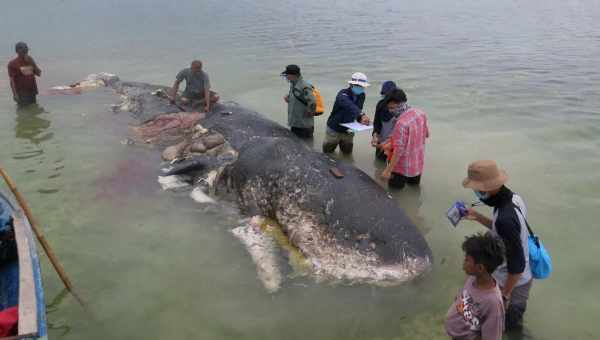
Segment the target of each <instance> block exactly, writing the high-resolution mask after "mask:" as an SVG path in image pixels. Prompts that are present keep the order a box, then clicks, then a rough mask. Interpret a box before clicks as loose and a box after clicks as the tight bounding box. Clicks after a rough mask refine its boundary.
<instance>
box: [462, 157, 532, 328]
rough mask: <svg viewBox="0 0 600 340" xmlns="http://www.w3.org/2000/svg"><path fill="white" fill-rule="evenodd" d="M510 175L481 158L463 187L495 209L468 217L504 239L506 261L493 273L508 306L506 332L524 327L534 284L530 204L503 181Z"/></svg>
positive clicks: (472, 165) (471, 212) (469, 171)
mask: <svg viewBox="0 0 600 340" xmlns="http://www.w3.org/2000/svg"><path fill="white" fill-rule="evenodd" d="M507 181H508V176H507V175H506V173H505V172H504V171H502V170H500V169H499V168H498V166H497V164H496V162H495V161H492V160H479V161H476V162H473V163H471V164H470V165H469V168H468V170H467V178H465V180H464V181H463V187H465V188H470V189H472V190H473V191H474V193H475V196H476V197H477V198H478V199H479V200H480V201H481V202H483V203H484V204H485V205H488V206H490V207H492V208H493V215H492V218H489V217H487V216H485V215H483V214H481V213H479V212H477V211H475V210H474V209H472V208H471V209H469V212H468V214H467V216H465V218H466V219H468V220H472V221H477V222H479V223H481V224H482V225H483V226H485V227H486V228H488V229H490V230H491V231H492V233H494V234H496V235H498V236H499V237H500V238H502V241H503V242H504V245H505V246H506V254H505V257H506V261H505V263H504V264H502V265H501V266H500V267H498V268H497V269H496V270H495V271H494V273H493V276H494V278H495V279H496V281H497V282H498V283H499V285H500V291H501V292H502V298H503V300H504V305H505V309H506V315H505V328H506V330H507V331H514V330H520V329H522V327H523V325H522V322H523V314H524V313H525V309H526V308H527V300H528V299H529V292H530V290H531V285H532V274H531V270H530V268H529V248H528V241H527V239H528V231H527V225H526V219H527V207H526V206H525V202H524V201H523V199H522V198H521V196H519V195H518V194H516V193H514V192H512V191H511V190H510V189H509V188H507V187H506V186H505V185H504V184H505V183H506V182H507Z"/></svg>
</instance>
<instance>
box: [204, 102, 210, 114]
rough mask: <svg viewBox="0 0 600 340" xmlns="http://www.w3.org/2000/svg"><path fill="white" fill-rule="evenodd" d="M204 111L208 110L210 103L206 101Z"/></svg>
mask: <svg viewBox="0 0 600 340" xmlns="http://www.w3.org/2000/svg"><path fill="white" fill-rule="evenodd" d="M204 112H206V113H208V112H210V104H209V103H206V105H204Z"/></svg>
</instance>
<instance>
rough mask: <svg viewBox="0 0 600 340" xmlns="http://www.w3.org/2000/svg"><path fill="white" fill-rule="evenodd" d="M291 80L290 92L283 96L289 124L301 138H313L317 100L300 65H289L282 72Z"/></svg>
mask: <svg viewBox="0 0 600 340" xmlns="http://www.w3.org/2000/svg"><path fill="white" fill-rule="evenodd" d="M281 76H282V77H285V78H286V79H287V80H288V81H289V82H290V92H289V93H288V94H287V95H286V96H285V97H283V100H284V101H285V102H286V103H287V104H288V125H289V126H290V130H292V132H293V133H294V134H295V135H296V136H298V137H300V138H312V136H313V133H314V130H315V128H314V125H315V118H314V116H315V111H316V107H317V102H316V99H315V96H314V95H313V92H312V86H311V85H309V84H308V83H307V82H306V81H304V79H302V75H301V74H300V67H298V65H288V66H287V67H286V68H285V71H283V72H282V73H281Z"/></svg>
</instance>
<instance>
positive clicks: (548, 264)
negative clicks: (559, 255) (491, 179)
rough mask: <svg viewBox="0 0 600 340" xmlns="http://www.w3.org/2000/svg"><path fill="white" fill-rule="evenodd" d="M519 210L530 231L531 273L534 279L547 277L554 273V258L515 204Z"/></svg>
mask: <svg viewBox="0 0 600 340" xmlns="http://www.w3.org/2000/svg"><path fill="white" fill-rule="evenodd" d="M515 207H516V208H517V210H519V212H520V213H521V216H523V219H524V220H525V225H527V230H528V231H529V237H528V247H529V267H530V268H531V274H532V275H533V278H534V279H539V280H541V279H545V278H547V277H548V276H550V273H552V258H551V257H550V253H549V252H548V251H547V250H546V248H545V247H544V244H543V243H542V241H541V240H540V239H539V237H538V236H537V235H536V234H534V233H533V231H532V230H531V227H530V226H529V222H527V219H526V218H525V216H524V215H523V212H522V211H521V209H519V207H518V206H516V205H515Z"/></svg>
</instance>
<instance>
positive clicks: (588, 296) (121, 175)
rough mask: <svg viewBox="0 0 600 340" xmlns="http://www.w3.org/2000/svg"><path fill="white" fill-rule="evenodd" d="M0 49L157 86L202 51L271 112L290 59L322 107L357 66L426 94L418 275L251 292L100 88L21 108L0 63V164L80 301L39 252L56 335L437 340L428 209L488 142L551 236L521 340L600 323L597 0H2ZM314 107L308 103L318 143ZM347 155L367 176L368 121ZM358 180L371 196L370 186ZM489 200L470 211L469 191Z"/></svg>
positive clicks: (440, 335) (582, 335)
mask: <svg viewBox="0 0 600 340" xmlns="http://www.w3.org/2000/svg"><path fill="white" fill-rule="evenodd" d="M2 7H3V11H2V13H0V31H1V32H3V37H4V38H3V39H1V41H0V59H1V60H5V61H8V60H9V59H10V58H11V55H12V50H13V44H14V42H16V41H18V40H25V41H27V42H28V43H29V45H30V48H31V54H32V55H33V56H34V57H35V59H36V60H37V62H38V64H39V65H40V67H41V68H42V69H43V77H42V78H41V79H39V82H38V84H39V87H40V89H41V90H44V89H47V88H49V87H51V86H54V85H62V84H69V83H73V82H75V81H78V80H80V79H82V78H84V77H85V76H86V75H87V74H89V73H94V72H101V71H106V72H112V73H116V74H118V75H119V76H120V77H121V78H122V79H126V80H136V81H144V82H151V83H158V84H168V85H170V84H171V83H172V81H173V80H174V75H175V74H176V72H177V71H178V70H179V69H181V68H183V67H185V66H186V65H187V64H188V63H189V62H190V60H192V59H195V58H199V59H202V60H203V61H204V62H205V69H206V71H207V72H208V73H209V74H210V76H211V80H212V83H213V87H214V88H216V89H217V90H218V91H219V93H220V94H221V95H222V97H223V98H225V99H230V100H235V101H237V102H239V103H241V104H243V105H245V106H248V107H251V108H253V109H255V110H257V111H259V112H261V113H263V114H265V115H266V116H268V117H270V118H271V119H274V120H275V121H278V122H281V123H285V122H286V115H285V110H286V108H285V106H284V103H283V101H282V100H281V98H282V96H283V95H284V94H286V92H287V84H286V83H285V82H284V81H282V80H281V79H280V78H279V76H278V75H279V73H280V72H281V71H282V70H283V68H284V66H285V65H286V64H289V63H297V64H299V65H300V66H301V67H302V69H303V73H304V74H305V77H306V78H307V79H309V80H311V81H312V82H314V83H315V84H316V85H317V86H318V87H319V89H320V90H321V92H322V94H323V96H324V98H325V104H326V106H327V108H328V109H330V108H331V105H332V104H333V99H334V96H335V93H336V92H337V91H338V90H339V89H341V88H342V87H344V86H345V81H346V80H347V78H348V77H349V76H350V74H351V73H352V72H355V71H362V72H364V73H366V74H367V76H368V77H369V79H370V80H371V82H372V84H373V86H372V87H371V88H370V89H369V91H368V94H367V102H366V106H365V108H366V111H367V112H368V113H369V114H370V115H371V116H372V114H373V110H374V106H375V103H376V102H377V99H378V92H379V91H378V90H379V87H380V85H381V83H382V82H383V81H384V80H388V79H392V80H395V81H396V82H397V83H398V84H399V85H400V86H401V87H402V88H404V89H405V91H406V92H407V95H408V98H409V101H410V103H411V104H412V105H414V106H418V107H421V108H423V109H424V110H425V111H426V112H427V113H428V114H429V119H430V125H431V132H432V136H431V139H430V140H429V144H428V146H427V159H426V170H425V174H424V176H423V181H422V187H421V190H420V192H416V191H411V190H407V191H405V192H402V193H394V196H395V197H396V198H397V200H398V202H399V205H400V206H402V207H405V209H406V210H407V211H408V213H409V215H410V216H411V217H413V219H414V220H415V222H416V223H417V224H418V226H419V228H420V229H421V230H422V231H423V233H424V234H425V236H426V238H427V241H428V242H429V244H430V246H431V248H432V251H433V253H434V256H435V258H434V266H433V270H432V272H431V273H429V274H428V275H426V276H425V277H423V278H420V279H418V280H415V281H413V282H410V283H408V284H405V285H402V286H400V287H395V288H376V287H370V286H352V287H347V286H341V287H340V286H329V285H326V284H316V283H314V282H313V281H311V280H310V279H306V278H301V277H300V278H289V279H286V280H285V281H284V287H283V289H282V290H281V291H280V292H278V293H276V294H268V293H267V292H266V291H265V290H264V289H263V287H262V286H261V284H260V282H259V281H258V279H257V276H256V271H255V266H254V264H253V263H252V261H251V259H250V257H249V255H248V254H247V252H246V251H245V250H244V249H243V247H242V245H241V244H240V243H239V242H238V241H237V240H236V239H235V238H234V237H233V236H232V235H231V234H230V233H229V230H230V229H231V228H233V227H235V226H237V225H238V224H239V219H240V218H241V216H239V215H238V214H237V212H236V209H235V207H234V206H229V205H224V206H221V205H219V206H216V207H215V206H213V207H211V206H202V205H199V204H197V203H194V202H193V201H192V200H190V199H189V198H188V197H187V194H186V193H168V192H163V191H162V190H161V189H160V187H159V185H158V183H157V182H156V175H157V168H158V167H157V165H158V162H159V153H158V152H157V150H153V149H151V148H148V147H139V146H129V145H123V144H122V143H121V141H122V140H123V139H125V138H126V137H127V133H128V132H127V126H128V124H130V123H132V121H131V119H130V118H129V117H128V116H127V115H126V114H117V115H115V114H113V113H112V112H111V111H110V109H109V106H110V104H113V103H114V102H116V100H117V98H116V97H114V96H113V95H112V94H111V93H110V92H109V91H106V90H98V91H93V92H88V93H85V94H83V95H81V96H45V95H42V96H40V97H39V98H38V99H39V103H40V107H39V108H30V109H28V110H23V111H19V110H17V109H16V108H15V106H14V104H13V103H12V101H11V96H10V89H9V84H8V81H7V79H6V76H4V77H2V79H0V127H1V128H0V141H2V145H3V147H2V148H0V162H1V163H2V165H3V166H4V167H5V168H6V169H7V170H8V171H9V173H10V174H11V175H12V176H13V177H14V179H15V180H16V182H17V183H18V186H19V189H20V190H21V192H22V193H23V194H24V195H25V197H26V198H27V199H28V201H29V202H30V205H31V206H32V208H33V211H34V212H35V214H36V216H37V218H38V220H39V221H40V222H41V224H42V225H43V228H44V231H45V233H46V236H47V238H48V240H49V241H50V242H51V244H52V245H53V246H54V248H55V251H56V253H57V255H58V256H59V257H60V258H61V259H62V261H63V264H64V266H65V268H66V269H67V270H68V272H69V274H70V276H71V279H72V281H73V282H74V284H75V285H76V286H77V287H78V288H79V289H80V290H81V291H82V295H83V296H84V298H85V299H86V300H87V301H88V304H89V312H88V313H86V312H83V311H82V310H81V308H80V307H79V306H78V305H77V303H76V301H75V300H74V299H73V298H71V297H70V296H68V295H66V294H64V292H63V291H62V288H61V284H60V281H59V280H58V278H57V276H56V275H55V274H54V273H53V272H52V269H51V267H50V266H49V264H48V263H47V262H46V261H45V262H44V263H43V266H44V267H43V273H44V280H45V281H44V283H45V287H46V295H47V296H46V301H47V303H48V304H49V307H48V310H49V314H48V319H49V324H50V331H49V332H50V338H52V339H65V340H66V339H106V338H115V339H125V338H135V339H167V338H182V337H185V338H190V339H361V340H362V339H382V340H383V339H445V338H446V337H445V333H444V330H443V320H444V316H445V313H446V311H447V308H448V306H449V305H450V303H451V301H452V299H453V296H454V295H455V294H456V292H457V291H458V289H459V288H460V287H461V285H462V283H463V281H464V274H463V273H462V270H461V268H462V252H461V250H460V244H461V242H462V239H463V238H464V236H465V235H468V234H471V233H473V232H477V231H482V228H481V227H478V226H476V225H474V224H471V223H461V224H460V225H459V227H458V228H456V229H454V228H452V227H451V226H450V225H449V223H448V221H447V220H446V218H445V211H446V209H447V208H448V207H449V206H450V204H451V203H452V202H453V201H454V200H456V199H463V200H471V199H473V198H474V197H473V195H472V193H470V192H469V191H468V190H464V189H462V187H461V185H460V183H461V180H462V178H463V177H464V175H465V172H466V166H467V164H468V163H469V162H470V161H472V160H475V159H479V158H492V159H496V160H497V161H498V162H499V163H500V164H501V166H502V167H503V168H505V169H506V170H507V172H508V174H509V176H510V177H511V179H510V182H509V186H510V187H511V188H512V189H514V190H515V191H517V192H519V193H520V194H521V195H522V196H523V197H524V199H525V201H526V202H527V204H528V208H529V219H530V221H531V222H532V224H533V226H534V228H535V229H536V231H537V232H538V233H539V234H541V235H542V237H543V240H544V242H545V244H546V245H547V247H548V248H549V249H550V251H551V252H552V254H553V256H554V261H555V272H554V274H553V276H552V278H551V279H549V280H545V281H538V282H536V283H535V285H534V288H533V291H532V297H531V299H530V305H529V309H528V312H527V314H526V327H527V330H526V334H527V335H528V337H529V338H533V339H563V338H570V339H595V338H598V337H600V326H598V324H597V322H596V320H597V319H598V317H600V302H599V301H598V299H597V297H598V296H600V288H598V287H600V285H599V282H600V271H599V270H598V265H597V263H596V257H597V255H598V251H597V250H594V249H596V248H597V247H596V246H595V243H596V242H595V240H596V239H598V237H600V232H599V231H598V230H599V229H598V228H596V225H597V217H598V214H597V211H598V209H599V208H600V195H599V194H598V191H599V190H600V175H599V172H598V170H597V169H598V168H599V166H600V157H599V156H600V154H599V153H600V152H599V151H598V150H600V148H599V146H600V137H599V136H600V133H599V132H600V118H599V117H600V116H599V115H598V114H599V112H598V110H599V109H598V108H599V107H600V95H599V92H600V85H599V84H600V71H599V70H598V67H597V60H598V55H600V26H599V25H598V24H597V21H598V19H599V18H600V2H598V1H594V0H564V1H558V0H549V1H520V0H508V1H501V2H499V1H491V0H481V1H477V2H473V1H466V0H462V1H454V2H451V3H450V2H447V1H443V0H425V1H419V2H418V3H414V2H407V1H392V0H379V1H315V0H307V1H304V2H297V1H288V0H284V1H269V0H265V1H256V2H255V1H241V0H235V1H229V2H222V1H213V0H210V1H179V2H176V3H175V2H173V3H168V2H164V1H154V0H153V1H139V0H131V1H125V2H122V1H112V0H111V1H95V2H92V1H87V0H85V1H74V0H64V1H54V0H51V1H44V2H35V1H19V2H10V3H6V4H3V5H2ZM325 120H326V117H325V116H324V117H321V118H318V122H317V125H318V126H317V129H316V130H317V134H316V138H315V143H314V145H315V148H316V149H319V148H320V142H321V140H322V138H323V133H324V125H325ZM355 143H356V146H355V152H354V156H353V157H352V158H351V159H347V161H352V162H354V164H355V165H356V166H357V167H359V168H361V169H362V170H364V171H365V172H366V173H368V174H370V175H371V176H373V177H375V178H376V177H377V175H378V172H379V171H380V168H381V165H380V164H378V163H376V162H374V160H373V150H372V149H371V148H370V146H369V136H368V134H359V135H357V136H356V138H355ZM365 199H367V198H365ZM481 210H482V211H486V209H484V208H483V209H481Z"/></svg>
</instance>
